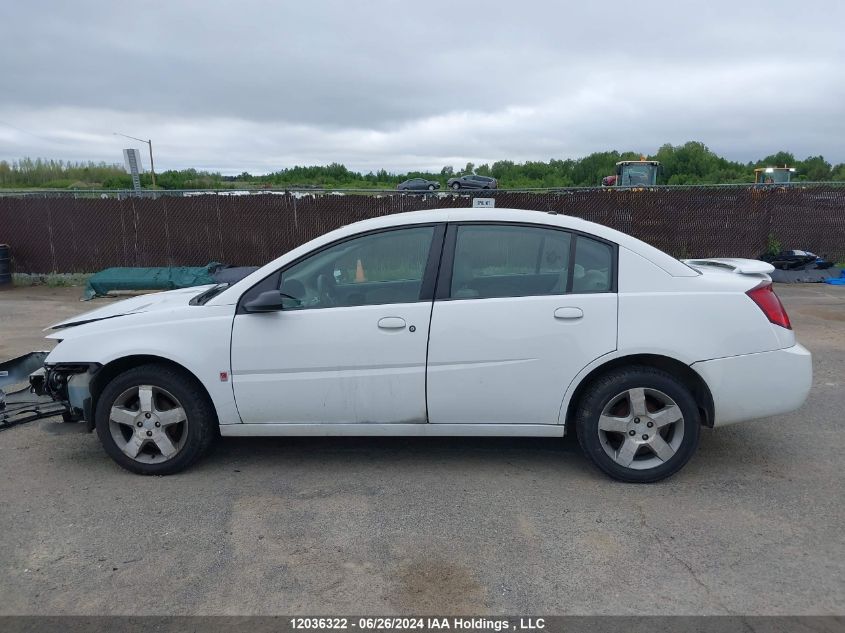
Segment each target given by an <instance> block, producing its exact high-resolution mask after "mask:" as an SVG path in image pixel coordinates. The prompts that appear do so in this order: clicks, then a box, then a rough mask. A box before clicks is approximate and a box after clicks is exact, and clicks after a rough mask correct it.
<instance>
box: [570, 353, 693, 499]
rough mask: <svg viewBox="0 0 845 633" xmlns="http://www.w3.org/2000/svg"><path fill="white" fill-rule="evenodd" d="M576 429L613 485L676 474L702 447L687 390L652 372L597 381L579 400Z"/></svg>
mask: <svg viewBox="0 0 845 633" xmlns="http://www.w3.org/2000/svg"><path fill="white" fill-rule="evenodd" d="M575 424H576V430H577V434H578V442H579V443H580V444H581V448H582V449H583V450H584V453H585V454H586V455H587V457H588V458H589V459H590V460H591V461H592V462H593V463H594V464H595V465H596V466H598V467H599V468H600V469H601V470H602V471H604V472H605V473H607V474H608V475H610V476H611V477H613V478H614V479H618V480H620V481H625V482H630V483H650V482H654V481H659V480H661V479H665V478H666V477H669V476H670V475H673V474H675V473H676V472H678V471H679V470H680V469H681V468H682V467H683V466H684V464H686V463H687V461H689V459H690V457H692V454H693V453H694V452H695V449H696V448H697V447H698V438H699V430H700V426H701V423H700V418H699V413H698V407H697V405H696V402H695V399H694V398H693V396H692V394H691V393H690V391H689V389H688V388H687V387H686V385H684V384H683V383H682V382H681V381H679V380H678V379H677V378H675V377H674V376H672V375H671V374H668V373H666V372H664V371H661V370H659V369H654V368H652V367H629V368H623V369H617V370H613V371H611V372H608V373H607V374H605V375H603V376H601V377H599V378H598V379H597V380H596V381H595V382H594V383H593V384H592V385H591V386H590V387H589V388H588V389H587V391H586V392H585V393H584V395H583V397H582V398H581V402H580V403H579V405H578V410H577V415H576V420H575Z"/></svg>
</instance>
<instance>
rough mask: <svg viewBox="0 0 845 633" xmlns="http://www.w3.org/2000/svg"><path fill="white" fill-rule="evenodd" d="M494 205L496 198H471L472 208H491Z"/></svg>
mask: <svg viewBox="0 0 845 633" xmlns="http://www.w3.org/2000/svg"><path fill="white" fill-rule="evenodd" d="M495 206H496V198H473V199H472V208H473V209H492V208H494V207H495Z"/></svg>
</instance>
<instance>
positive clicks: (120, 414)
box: [95, 365, 217, 475]
mask: <svg viewBox="0 0 845 633" xmlns="http://www.w3.org/2000/svg"><path fill="white" fill-rule="evenodd" d="M95 421H96V427H97V435H98V437H99V438H100V442H101V443H102V444H103V448H105V450H106V452H107V453H108V454H109V456H110V457H111V458H112V459H114V461H116V462H117V463H118V464H120V465H121V466H123V467H124V468H125V469H127V470H130V471H132V472H134V473H138V474H140V475H170V474H173V473H177V472H179V471H181V470H183V469H185V468H187V467H188V466H190V465H191V464H192V463H194V462H195V461H196V460H197V459H199V458H200V457H201V456H202V455H203V454H204V453H205V452H206V451H207V450H208V448H209V447H210V446H211V443H212V441H213V439H214V437H215V436H216V429H217V416H216V415H215V411H214V407H213V405H212V404H211V402H210V401H209V399H208V397H207V396H206V394H205V393H204V391H203V389H202V385H200V384H199V383H198V382H197V380H196V379H194V378H193V377H191V376H187V375H185V374H184V373H182V372H180V371H178V370H176V369H174V368H171V367H168V366H166V365H143V366H141V367H136V368H134V369H130V370H128V371H126V372H124V373H122V374H119V375H118V376H117V377H116V378H114V379H113V380H112V381H111V382H110V383H109V384H108V385H106V388H105V389H104V390H103V392H102V394H100V397H99V399H98V401H97V410H96V414H95Z"/></svg>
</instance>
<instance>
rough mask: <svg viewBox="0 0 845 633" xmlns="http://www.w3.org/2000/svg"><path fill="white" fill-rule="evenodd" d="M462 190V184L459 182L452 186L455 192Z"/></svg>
mask: <svg viewBox="0 0 845 633" xmlns="http://www.w3.org/2000/svg"><path fill="white" fill-rule="evenodd" d="M460 188H461V185H460V183H457V182H456V183H454V184H453V185H452V189H454V190H455V191H457V190H458V189H460Z"/></svg>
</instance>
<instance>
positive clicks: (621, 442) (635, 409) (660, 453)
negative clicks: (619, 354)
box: [598, 387, 684, 470]
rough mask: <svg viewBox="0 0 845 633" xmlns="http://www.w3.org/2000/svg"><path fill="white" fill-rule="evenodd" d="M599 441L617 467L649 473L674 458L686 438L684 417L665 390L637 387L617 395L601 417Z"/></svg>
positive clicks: (606, 406)
mask: <svg viewBox="0 0 845 633" xmlns="http://www.w3.org/2000/svg"><path fill="white" fill-rule="evenodd" d="M598 434H599V440H600V441H601V445H602V448H604V452H605V453H606V454H607V455H608V456H609V457H610V458H611V459H612V460H613V461H614V462H616V463H617V464H619V465H620V466H623V467H625V468H631V469H634V470H648V469H650V468H655V467H657V466H660V465H661V464H664V463H666V462H668V461H669V460H670V459H672V457H674V455H675V452H676V451H677V450H678V448H680V446H681V442H682V441H683V439H684V416H683V413H682V412H681V408H680V407H679V406H678V404H677V403H676V402H675V401H674V400H672V398H670V397H669V396H667V395H666V394H665V393H663V392H662V391H658V390H657V389H650V388H642V387H638V388H634V389H628V390H627V391H623V392H622V393H620V394H617V395H616V396H614V397H613V398H611V399H610V401H609V402H608V403H607V405H605V407H604V409H603V410H602V413H601V416H600V417H599V423H598Z"/></svg>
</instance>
